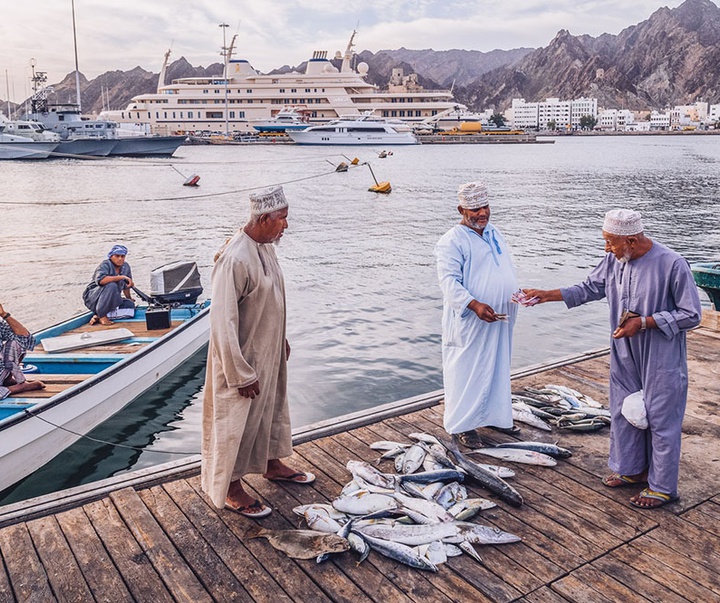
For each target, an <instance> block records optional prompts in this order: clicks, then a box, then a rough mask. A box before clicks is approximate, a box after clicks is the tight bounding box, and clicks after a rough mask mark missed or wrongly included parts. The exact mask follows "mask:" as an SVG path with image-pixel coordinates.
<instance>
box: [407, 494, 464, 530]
mask: <svg viewBox="0 0 720 603" xmlns="http://www.w3.org/2000/svg"><path fill="white" fill-rule="evenodd" d="M394 497H395V500H396V501H397V502H398V506H399V507H400V510H401V511H402V512H403V513H406V514H407V515H409V516H410V517H412V518H413V519H415V521H418V520H417V519H416V518H415V517H414V515H415V514H420V515H421V516H424V517H425V518H426V519H427V520H429V521H423V520H422V518H421V519H420V521H418V523H435V522H444V521H453V519H455V518H454V517H453V516H452V515H450V514H449V513H448V512H447V511H446V510H445V509H443V508H442V507H441V506H440V505H439V504H437V503H436V502H434V501H430V500H424V499H419V498H412V497H410V496H405V495H404V494H400V493H399V492H396V493H395V494H394ZM411 513H413V515H411Z"/></svg>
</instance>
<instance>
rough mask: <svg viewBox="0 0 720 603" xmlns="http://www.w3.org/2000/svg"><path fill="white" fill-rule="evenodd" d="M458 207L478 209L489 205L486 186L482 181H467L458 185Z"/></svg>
mask: <svg viewBox="0 0 720 603" xmlns="http://www.w3.org/2000/svg"><path fill="white" fill-rule="evenodd" d="M458 199H460V207H464V208H465V209H479V208H481V207H486V206H488V205H490V201H489V200H488V191H487V186H486V185H485V183H484V182H468V183H466V184H461V185H460V186H459V187H458Z"/></svg>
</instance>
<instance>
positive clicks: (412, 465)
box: [402, 444, 427, 475]
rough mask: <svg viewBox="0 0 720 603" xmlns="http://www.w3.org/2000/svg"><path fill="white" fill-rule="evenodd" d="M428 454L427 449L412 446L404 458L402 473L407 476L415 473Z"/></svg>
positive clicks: (417, 445) (416, 445)
mask: <svg viewBox="0 0 720 603" xmlns="http://www.w3.org/2000/svg"><path fill="white" fill-rule="evenodd" d="M426 454H427V453H426V452H425V449H424V448H423V447H422V446H420V445H419V444H413V445H412V446H410V448H408V449H407V450H406V451H405V456H404V457H403V462H402V472H403V473H404V474H405V475H407V474H409V473H415V472H416V471H417V470H418V469H420V467H421V466H422V463H423V461H424V460H425V455H426Z"/></svg>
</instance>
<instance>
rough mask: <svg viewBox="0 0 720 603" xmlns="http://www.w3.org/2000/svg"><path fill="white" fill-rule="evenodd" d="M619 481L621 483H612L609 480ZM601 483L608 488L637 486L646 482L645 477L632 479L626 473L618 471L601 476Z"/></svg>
mask: <svg viewBox="0 0 720 603" xmlns="http://www.w3.org/2000/svg"><path fill="white" fill-rule="evenodd" d="M618 480H619V481H620V482H622V483H620V484H615V485H613V484H612V483H611V482H614V481H618ZM601 481H602V483H603V485H604V486H607V487H608V488H624V487H626V486H637V485H638V484H647V478H645V479H633V478H632V477H630V476H628V475H620V474H619V473H612V474H610V475H607V476H605V477H603V478H602V480H601Z"/></svg>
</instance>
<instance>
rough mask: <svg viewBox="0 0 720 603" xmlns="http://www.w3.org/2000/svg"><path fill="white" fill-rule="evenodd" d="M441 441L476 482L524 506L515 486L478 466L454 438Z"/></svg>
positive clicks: (510, 502)
mask: <svg viewBox="0 0 720 603" xmlns="http://www.w3.org/2000/svg"><path fill="white" fill-rule="evenodd" d="M441 441H442V443H443V445H444V446H445V447H446V448H447V449H448V450H450V451H451V452H452V453H453V456H454V457H455V460H456V461H457V464H458V465H459V466H460V467H461V468H462V469H464V470H465V471H466V472H467V474H468V475H469V476H470V477H472V478H473V479H474V480H475V481H476V482H478V483H479V484H480V485H481V486H482V487H483V488H486V489H487V490H490V492H493V493H494V494H497V495H498V496H499V497H500V498H502V499H503V500H504V501H506V502H507V503H509V504H511V505H513V506H515V507H520V506H522V504H523V499H522V496H520V493H519V492H518V491H517V490H516V489H515V488H513V487H512V486H511V485H510V484H508V483H507V482H506V481H505V480H503V479H502V478H500V477H498V476H497V475H495V474H494V473H490V472H489V471H487V470H485V469H483V468H482V467H480V466H478V464H477V463H474V462H473V461H471V460H470V459H469V458H467V457H466V456H465V455H464V454H463V453H462V452H460V449H459V448H458V447H457V445H456V444H455V443H454V442H453V441H452V440H441Z"/></svg>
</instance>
